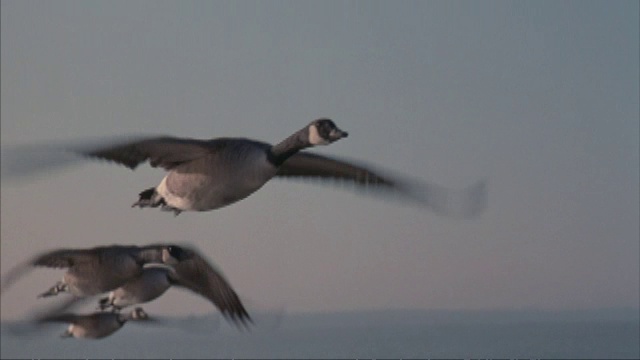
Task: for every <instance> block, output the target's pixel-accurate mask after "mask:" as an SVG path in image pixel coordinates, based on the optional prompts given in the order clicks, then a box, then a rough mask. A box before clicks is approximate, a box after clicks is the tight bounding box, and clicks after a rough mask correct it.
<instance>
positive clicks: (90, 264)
mask: <svg viewBox="0 0 640 360" xmlns="http://www.w3.org/2000/svg"><path fill="white" fill-rule="evenodd" d="M169 256H170V255H169V254H168V252H167V245H148V246H142V247H139V246H121V245H111V246H98V247H94V248H88V249H57V250H52V251H47V252H45V253H43V254H40V255H37V256H35V257H33V258H31V259H29V260H27V261H26V262H24V263H22V264H20V265H18V266H16V267H15V268H13V269H12V270H11V271H9V273H8V274H7V275H5V276H3V278H2V288H1V289H2V292H4V291H5V290H6V289H7V288H8V287H9V286H11V285H12V284H13V283H14V282H15V281H17V279H18V278H19V277H21V276H22V275H23V274H24V273H26V272H28V271H30V270H32V269H33V268H34V267H49V268H58V269H62V268H66V269H67V271H66V272H65V274H64V275H63V277H62V280H61V281H59V282H58V283H56V285H54V286H53V287H51V288H50V289H49V290H48V291H46V292H44V293H42V294H40V295H39V297H48V296H53V295H57V294H58V293H60V292H69V293H71V294H72V295H74V296H76V297H86V296H92V295H98V294H101V293H104V292H106V291H110V290H113V289H115V288H117V287H119V286H121V285H123V284H125V283H126V282H127V281H129V280H130V279H132V278H134V277H136V276H139V275H140V274H141V273H142V269H143V266H144V265H145V264H147V263H163V260H166V259H167V258H168V257H169Z"/></svg>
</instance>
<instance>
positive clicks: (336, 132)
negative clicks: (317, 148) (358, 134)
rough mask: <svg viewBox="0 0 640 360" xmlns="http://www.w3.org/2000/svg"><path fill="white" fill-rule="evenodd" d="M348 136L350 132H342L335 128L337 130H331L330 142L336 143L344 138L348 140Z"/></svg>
mask: <svg viewBox="0 0 640 360" xmlns="http://www.w3.org/2000/svg"><path fill="white" fill-rule="evenodd" d="M348 136H349V133H348V132H346V131H342V130H340V129H338V128H335V129H333V130H331V132H330V133H329V140H330V141H331V142H334V141H337V140H340V139H342V138H346V137H348Z"/></svg>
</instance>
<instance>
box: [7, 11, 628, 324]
mask: <svg viewBox="0 0 640 360" xmlns="http://www.w3.org/2000/svg"><path fill="white" fill-rule="evenodd" d="M1 10H2V11H1V16H2V18H1V20H2V22H1V37H2V38H1V46H2V54H1V63H2V67H1V80H2V84H1V100H2V106H1V116H2V129H1V130H2V132H1V133H2V135H1V136H2V137H1V139H2V146H3V148H6V147H7V146H11V145H18V144H30V143H35V142H40V141H45V142H46V141H55V140H66V139H76V138H84V137H99V136H111V135H122V134H130V133H136V134H141V133H143V134H145V133H148V134H171V135H176V136H188V137H198V138H211V137H218V136H243V137H252V138H257V139H261V140H265V141H269V142H277V141H280V140H281V139H283V138H285V137H286V136H288V135H289V134H291V133H292V132H294V131H296V130H298V129H300V128H301V127H302V126H304V125H306V124H307V123H308V122H309V121H311V120H312V119H315V118H318V117H322V116H328V117H331V118H333V119H334V120H335V121H336V123H337V124H338V126H340V127H341V128H343V129H344V130H347V131H349V133H350V137H349V138H348V139H345V140H342V141H340V142H337V143H335V144H332V145H330V146H328V147H325V148H322V149H316V151H318V152H322V153H325V154H333V155H338V156H341V157H346V158H352V159H357V160H360V161H364V162H366V163H371V164H375V165H377V166H378V167H382V168H386V169H389V170H393V171H396V172H400V173H403V174H406V175H408V176H412V177H416V178H420V179H423V180H425V181H430V182H435V183H439V184H442V185H446V186H450V187H463V186H466V185H469V184H471V183H473V182H474V181H476V180H479V179H481V178H486V179H488V180H489V186H490V188H489V191H490V193H489V205H488V208H487V210H486V212H485V213H483V215H482V216H481V217H480V218H478V219H474V220H469V221H457V220H452V219H448V218H443V217H439V216H436V215H435V214H433V213H430V212H428V211H422V210H420V209H417V208H415V207H411V206H406V205H404V204H402V203H400V202H394V201H386V200H385V199H380V198H375V197H365V196H361V195H359V194H356V193H352V192H349V191H345V190H341V189H334V188H331V187H328V186H316V185H310V184H304V183H296V182H291V181H273V182H272V183H269V184H267V185H266V186H265V187H264V188H263V189H261V190H260V191H259V192H257V193H256V194H254V195H252V196H251V197H249V198H248V199H246V200H245V201H242V202H240V203H237V204H235V205H232V206H230V207H227V208H223V209H220V210H217V211H213V212H206V213H184V214H182V215H180V216H178V217H176V218H174V217H173V216H172V215H170V214H169V213H163V212H160V211H157V210H155V209H153V210H151V209H146V210H139V209H131V208H130V207H129V206H130V204H131V203H132V202H133V201H135V200H136V199H137V194H138V192H139V191H141V190H143V189H146V188H148V187H150V186H155V185H157V183H158V182H159V181H160V179H161V177H162V176H163V172H162V171H161V170H157V169H151V168H149V167H148V166H146V165H145V166H142V167H141V168H139V169H138V170H136V171H135V172H131V171H129V170H128V169H126V168H124V167H119V166H116V165H109V164H105V163H100V162H87V163H86V164H84V165H82V166H78V167H74V168H70V169H65V170H63V171H58V172H55V173H52V174H51V176H48V175H46V174H45V175H42V176H40V177H39V178H37V179H33V178H32V179H28V180H25V181H23V182H20V183H15V182H13V183H8V182H3V183H2V202H1V206H2V213H1V214H2V227H1V236H2V237H1V244H2V252H1V253H2V255H1V256H2V259H1V260H2V263H1V264H2V265H1V268H2V274H5V273H6V272H7V271H8V270H9V269H10V268H11V267H12V266H14V265H15V264H17V263H18V262H19V261H22V260H24V259H26V258H27V257H29V256H31V255H34V254H35V253H37V252H40V251H43V250H47V249H53V248H58V247H91V246H96V245H103V244H112V243H121V244H139V245H142V244H147V243H151V242H159V241H160V242H172V241H188V242H190V243H192V244H195V245H197V246H198V247H199V248H200V249H201V250H202V251H203V252H204V253H206V254H207V256H209V258H210V259H211V260H213V261H214V262H215V263H216V264H217V265H218V266H220V267H221V268H222V269H223V271H224V272H225V274H226V275H227V277H228V278H229V280H230V281H231V283H232V284H233V286H234V287H235V288H236V290H237V291H238V292H239V294H240V295H241V297H242V298H243V299H245V301H247V302H248V303H250V304H251V306H253V307H256V308H270V307H271V308H273V307H284V308H285V309H286V310H287V311H332V310H357V309H363V310H364V309H382V308H418V309H441V308H447V309H496V308H500V309H522V308H545V309H586V308H599V307H618V306H625V307H626V306H632V307H637V306H638V302H639V285H638V284H639V282H640V279H639V272H640V270H639V262H640V260H639V256H640V255H639V252H640V249H639V236H640V235H639V230H638V229H639V225H638V218H639V205H638V204H639V201H640V199H639V189H638V184H639V182H640V180H639V175H638V174H639V171H640V170H639V167H640V165H639V155H638V154H639V145H638V143H639V141H638V137H639V135H638V134H639V120H638V119H639V114H638V109H639V103H638V98H639V91H638V83H639V71H638V63H639V59H638V53H639V50H638V44H639V39H638V26H639V24H638V13H639V9H638V2H636V1H616V2H588V1H580V2H566V1H565V2H488V1H483V2H454V1H446V2H445V1H442V2H427V1H419V2H330V1H322V2H297V1H296V2H281V1H279V2H275V1H269V2H267V1H262V2H248V1H245V2H212V1H207V2H204V1H197V2H188V1H181V2H162V1H148V2H143V1H139V2H130V1H108V2H107V1H105V2H97V1H55V2H44V1H40V2H34V1H2V9H1ZM61 274H62V273H61V272H60V271H53V270H36V271H34V272H33V273H31V274H30V275H28V276H27V277H25V278H23V280H22V281H21V282H19V283H17V284H16V285H15V286H14V287H13V288H11V291H9V292H8V293H6V294H4V295H3V298H2V319H13V318H18V317H20V316H22V315H24V314H25V313H26V312H28V311H32V310H33V309H35V308H41V307H42V306H43V305H45V304H49V303H50V301H49V299H47V300H43V299H40V300H37V299H36V295H37V294H38V293H40V292H42V291H44V290H46V289H47V288H48V287H49V286H51V285H53V283H54V282H55V281H57V280H58V279H59V277H60V276H61ZM146 308H147V309H148V310H151V311H162V312H164V313H186V312H206V311H210V310H211V305H210V304H209V303H208V302H206V301H205V300H203V299H200V298H198V297H195V296H191V295H188V294H184V293H181V292H179V291H175V290H174V291H172V292H170V293H168V294H167V295H166V296H165V297H163V298H161V299H159V300H157V301H156V302H155V303H152V304H150V305H149V306H147V307H146Z"/></svg>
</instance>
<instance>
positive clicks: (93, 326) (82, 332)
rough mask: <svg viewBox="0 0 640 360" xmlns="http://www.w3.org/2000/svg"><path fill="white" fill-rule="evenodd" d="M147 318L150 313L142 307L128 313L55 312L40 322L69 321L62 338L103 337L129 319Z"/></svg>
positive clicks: (118, 328)
mask: <svg viewBox="0 0 640 360" xmlns="http://www.w3.org/2000/svg"><path fill="white" fill-rule="evenodd" d="M147 319H148V315H147V313H145V312H144V310H142V308H135V309H134V310H132V311H131V312H130V313H128V314H121V313H109V312H95V313H92V314H86V315H77V314H71V313H64V314H55V315H50V316H46V317H43V318H41V319H39V322H42V323H47V322H64V323H69V327H68V328H67V330H66V331H65V332H64V333H63V334H62V335H61V336H60V337H62V338H68V337H74V338H85V339H101V338H104V337H107V336H109V335H111V334H113V333H114V332H116V331H117V330H120V328H122V326H123V325H124V324H125V323H126V322H127V321H129V320H147Z"/></svg>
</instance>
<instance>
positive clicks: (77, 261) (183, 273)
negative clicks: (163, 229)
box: [2, 245, 251, 326]
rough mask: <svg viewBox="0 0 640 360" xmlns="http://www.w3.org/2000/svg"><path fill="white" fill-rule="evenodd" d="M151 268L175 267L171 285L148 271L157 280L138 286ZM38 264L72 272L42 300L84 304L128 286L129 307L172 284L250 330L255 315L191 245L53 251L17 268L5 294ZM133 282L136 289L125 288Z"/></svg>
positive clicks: (168, 273)
mask: <svg viewBox="0 0 640 360" xmlns="http://www.w3.org/2000/svg"><path fill="white" fill-rule="evenodd" d="M152 264H164V265H166V266H167V267H170V269H169V270H168V271H166V272H165V273H164V276H165V279H166V283H165V282H162V281H159V280H162V276H158V274H157V273H149V278H152V279H151V280H153V281H149V280H150V279H147V278H144V279H143V280H142V281H138V283H137V284H138V285H136V281H137V280H139V279H140V277H141V276H142V275H143V274H145V272H147V267H148V266H153V265H152ZM34 266H46V267H53V268H67V269H68V270H67V272H66V273H65V274H64V276H63V278H62V280H61V281H59V282H58V283H56V285H54V286H53V287H51V288H50V289H49V290H47V291H46V292H44V293H42V294H40V295H39V297H48V296H54V295H57V294H58V293H61V292H68V293H71V294H72V295H74V297H75V298H76V299H78V301H79V299H82V298H86V297H89V296H93V295H99V294H102V293H105V292H107V291H111V290H114V289H117V288H120V287H121V286H124V290H122V289H121V290H120V292H118V293H122V292H124V293H125V296H131V297H132V298H130V299H128V300H127V299H123V302H127V301H128V303H127V305H134V304H137V303H142V302H146V301H149V300H152V299H153V298H155V297H158V296H160V295H162V293H164V292H165V291H166V290H167V289H168V288H169V286H170V285H177V286H180V287H184V288H187V289H189V290H191V291H193V292H195V293H197V294H199V295H201V296H203V297H205V298H207V299H208V300H209V301H211V302H212V303H213V304H214V305H215V306H216V307H217V308H218V309H219V310H220V312H221V313H222V315H224V316H225V318H227V319H230V320H231V321H233V322H235V323H242V324H243V325H245V326H247V322H251V317H250V316H249V314H248V313H247V310H246V309H245V307H244V305H243V304H242V302H241V301H240V298H239V297H238V295H237V294H236V292H235V291H234V290H233V288H232V287H231V285H230V284H229V283H228V281H227V280H226V279H225V278H224V277H223V275H222V273H221V272H220V271H218V270H216V269H215V268H214V267H213V266H212V265H211V264H210V263H209V262H207V261H206V260H205V259H204V257H203V256H202V255H200V254H199V253H198V252H197V251H196V250H195V249H193V248H190V247H187V246H177V245H148V246H142V247H138V246H121V245H111V246H100V247H95V248H90V249H60V250H54V251H49V252H46V253H44V254H41V255H38V256H36V257H34V258H33V259H31V260H29V261H27V262H25V263H23V264H21V265H18V266H17V267H15V268H14V269H12V270H11V271H10V272H9V273H8V274H7V275H6V276H4V277H3V279H2V292H4V291H5V290H6V289H7V288H8V287H9V286H10V285H11V284H13V283H14V282H15V281H17V279H18V278H19V277H20V276H22V275H23V274H24V273H25V272H26V271H29V270H31V269H32V268H33V267H34ZM160 275H162V274H160ZM131 281H133V282H132V283H131V284H132V285H130V286H129V287H126V285H127V284H130V282H131ZM132 289H133V290H132ZM131 291H133V292H131ZM74 303H75V300H74V299H72V301H71V302H69V303H67V304H65V305H64V306H62V307H61V308H62V309H66V308H68V307H70V306H71V305H73V304H74ZM125 306H126V305H125Z"/></svg>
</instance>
